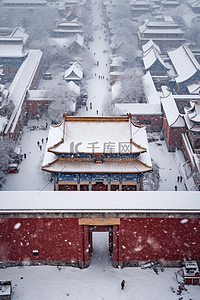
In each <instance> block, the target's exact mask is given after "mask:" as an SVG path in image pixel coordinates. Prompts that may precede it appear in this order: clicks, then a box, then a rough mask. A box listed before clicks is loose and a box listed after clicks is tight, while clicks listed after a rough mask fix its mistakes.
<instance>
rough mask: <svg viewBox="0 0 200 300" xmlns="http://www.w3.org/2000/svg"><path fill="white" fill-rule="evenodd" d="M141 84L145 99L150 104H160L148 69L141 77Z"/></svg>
mask: <svg viewBox="0 0 200 300" xmlns="http://www.w3.org/2000/svg"><path fill="white" fill-rule="evenodd" d="M142 79H143V86H144V92H145V95H146V99H147V101H148V102H149V103H150V104H160V97H159V95H158V92H157V91H156V88H155V85H154V82H153V79H152V77H151V74H150V72H149V71H148V72H147V73H146V74H145V75H144V76H143V77H142Z"/></svg>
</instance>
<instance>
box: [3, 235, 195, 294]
mask: <svg viewBox="0 0 200 300" xmlns="http://www.w3.org/2000/svg"><path fill="white" fill-rule="evenodd" d="M107 234H108V233H104V232H99V233H94V239H93V242H94V253H93V257H92V258H91V266H90V267H89V268H87V269H83V270H80V269H76V268H72V267H53V266H28V262H26V261H25V262H24V266H21V267H13V268H7V269H0V276H1V278H4V279H5V278H6V279H10V280H12V284H13V297H12V299H20V300H36V299H49V300H54V299H60V300H62V299H73V300H75V299H80V300H88V299H89V298H91V299H93V300H100V299H104V300H106V299H109V300H112V299H115V300H122V299H126V300H134V299H135V300H138V299H142V300H167V299H170V300H180V299H181V300H198V299H199V295H200V286H191V285H190V286H187V285H185V288H184V289H183V290H182V289H181V283H183V278H182V270H181V269H180V268H165V269H164V271H163V272H161V271H159V272H158V275H157V274H156V273H155V272H154V271H153V270H150V269H146V270H142V269H141V268H139V267H138V268H124V269H114V268H113V267H112V266H111V261H110V257H109V252H108V244H107V243H108V236H107ZM123 279H124V280H125V282H126V283H125V289H124V290H123V291H122V290H121V286H120V283H121V281H122V280H123Z"/></svg>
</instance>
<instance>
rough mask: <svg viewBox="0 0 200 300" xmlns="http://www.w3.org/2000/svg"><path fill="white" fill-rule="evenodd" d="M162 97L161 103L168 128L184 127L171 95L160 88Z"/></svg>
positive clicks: (163, 88)
mask: <svg viewBox="0 0 200 300" xmlns="http://www.w3.org/2000/svg"><path fill="white" fill-rule="evenodd" d="M162 91H163V97H161V102H162V106H163V110H164V112H165V116H166V118H167V122H168V124H169V126H170V127H185V122H184V119H183V117H182V116H181V115H180V113H179V111H178V108H177V105H176V102H175V100H174V97H173V95H172V94H171V93H170V92H169V91H168V90H167V87H165V86H162Z"/></svg>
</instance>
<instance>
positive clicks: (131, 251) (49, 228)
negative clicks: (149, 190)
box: [0, 217, 200, 267]
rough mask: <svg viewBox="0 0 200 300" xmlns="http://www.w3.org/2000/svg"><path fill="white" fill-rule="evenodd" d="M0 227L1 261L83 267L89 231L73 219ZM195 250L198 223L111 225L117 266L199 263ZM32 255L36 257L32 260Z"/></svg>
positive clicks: (15, 221) (3, 222)
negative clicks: (128, 263)
mask: <svg viewBox="0 0 200 300" xmlns="http://www.w3.org/2000/svg"><path fill="white" fill-rule="evenodd" d="M0 226H1V232H0V261H24V260H25V261H28V260H33V261H69V262H70V261H71V262H79V266H80V267H84V266H88V262H89V249H88V244H89V239H88V226H87V225H83V226H81V225H79V221H78V218H7V219H6V218H5V219H0ZM199 249H200V219H198V218H187V219H186V218H185V219H184V218H183V219H181V218H172V217H171V218H169V217H168V218H123V219H120V225H114V226H113V261H114V263H113V265H116V266H117V264H115V262H126V261H147V260H160V259H163V260H167V261H179V260H183V259H184V258H186V259H193V260H198V261H199V260H200V252H199ZM33 250H38V251H39V255H38V256H33V254H32V251H33ZM84 261H85V262H86V264H83V265H80V262H84ZM121 265H122V266H123V263H122V264H121Z"/></svg>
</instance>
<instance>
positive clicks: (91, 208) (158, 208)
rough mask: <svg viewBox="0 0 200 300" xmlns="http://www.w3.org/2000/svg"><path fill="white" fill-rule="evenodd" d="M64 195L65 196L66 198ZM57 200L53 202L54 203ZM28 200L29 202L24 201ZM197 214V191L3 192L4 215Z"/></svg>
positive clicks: (1, 207) (0, 207)
mask: <svg viewBox="0 0 200 300" xmlns="http://www.w3.org/2000/svg"><path fill="white" fill-rule="evenodd" d="M66 194H67V197H66ZM55 198H56V201H55ZM27 199H28V200H29V201H27ZM39 211H40V212H47V213H48V212H56V211H60V212H72V213H73V212H79V211H80V212H85V213H87V212H97V213H98V212H124V213H126V212H144V213H145V212H161V213H162V212H163V213H164V212H169V213H170V214H171V215H172V216H173V214H174V213H177V212H180V213H181V212H182V213H185V212H186V213H187V212H189V213H192V212H197V213H199V212H200V201H199V192H179V191H176V192H175V191H173V192H153V191H152V192H145V191H142V192H141V191H139V192H136V191H134V192H130V191H129V192H124V191H123V192H119V191H116V192H115V191H113V192H102V191H101V192H97V191H96V192H93V193H92V192H86V191H84V192H70V191H68V192H62V191H60V192H59V191H57V192H27V191H23V192H16V191H14V192H4V191H1V198H0V213H4V212H5V213H6V212H23V213H28V212H29V213H31V212H39Z"/></svg>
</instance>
